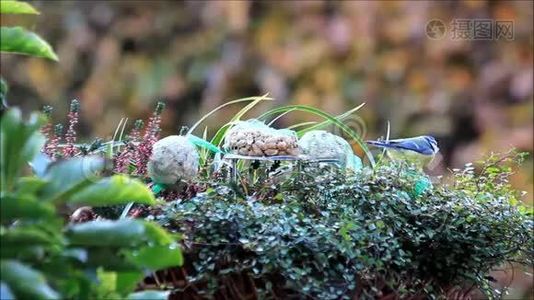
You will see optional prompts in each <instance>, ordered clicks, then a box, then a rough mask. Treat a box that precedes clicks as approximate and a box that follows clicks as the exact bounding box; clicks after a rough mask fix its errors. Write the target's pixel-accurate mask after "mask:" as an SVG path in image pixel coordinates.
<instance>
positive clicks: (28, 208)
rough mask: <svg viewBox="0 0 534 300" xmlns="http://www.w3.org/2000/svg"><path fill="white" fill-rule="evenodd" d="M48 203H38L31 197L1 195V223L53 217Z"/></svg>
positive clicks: (51, 207) (52, 210) (52, 207)
mask: <svg viewBox="0 0 534 300" xmlns="http://www.w3.org/2000/svg"><path fill="white" fill-rule="evenodd" d="M54 212H55V209H54V206H52V205H51V204H50V203H45V202H42V201H39V200H38V199H37V198H35V197H34V196H32V195H18V196H16V197H15V196H13V195H5V196H4V195H3V196H2V197H1V198H0V218H2V222H4V221H8V220H13V219H26V218H27V219H34V220H36V219H40V218H49V217H52V216H53V215H54Z"/></svg>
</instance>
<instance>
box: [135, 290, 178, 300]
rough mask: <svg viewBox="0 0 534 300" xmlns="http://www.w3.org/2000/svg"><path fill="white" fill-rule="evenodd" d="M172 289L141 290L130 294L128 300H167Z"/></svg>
mask: <svg viewBox="0 0 534 300" xmlns="http://www.w3.org/2000/svg"><path fill="white" fill-rule="evenodd" d="M169 293H170V291H151V290H146V291H141V292H135V293H132V294H130V295H128V298H127V299H128V300H148V299H150V300H167V299H168V297H169Z"/></svg>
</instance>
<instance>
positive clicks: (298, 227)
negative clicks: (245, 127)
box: [151, 156, 534, 299]
mask: <svg viewBox="0 0 534 300" xmlns="http://www.w3.org/2000/svg"><path fill="white" fill-rule="evenodd" d="M509 159H510V161H514V160H515V159H514V158H513V156H510V157H509ZM492 161H494V160H492V158H490V159H489V160H488V161H486V163H483V164H482V166H487V165H488V162H490V163H489V165H491V166H495V168H494V169H492V171H491V172H492V174H493V175H492V177H491V179H489V178H485V177H487V176H486V175H484V174H486V171H482V172H481V173H479V174H474V173H473V174H472V176H471V175H469V176H468V177H466V176H464V175H460V174H464V172H466V170H469V166H468V167H467V168H466V170H463V171H458V172H459V173H457V174H459V175H458V176H461V178H457V180H458V181H459V182H458V184H457V185H449V184H445V183H440V182H436V183H434V184H430V181H429V180H428V177H427V176H426V175H424V174H422V173H420V171H418V170H416V169H415V168H414V167H412V166H409V165H407V164H405V163H400V164H399V163H385V162H384V163H382V164H381V165H379V166H377V167H376V168H375V169H369V168H363V169H361V170H359V171H357V172H355V173H354V174H351V175H349V176H347V175H346V173H345V172H343V173H340V172H339V171H338V170H337V169H335V168H330V169H329V168H323V169H321V168H317V167H314V166H309V167H307V168H306V169H305V170H304V174H301V176H300V178H296V177H295V176H290V177H288V178H286V179H284V180H283V181H281V182H280V181H279V182H277V183H276V184H269V186H270V187H269V188H270V192H268V193H260V191H259V190H258V189H254V187H246V189H248V190H253V191H254V192H253V195H252V196H244V195H245V194H246V193H244V192H243V191H242V190H241V188H240V187H237V186H232V185H226V184H221V183H220V182H218V181H214V182H211V183H210V185H209V187H208V189H207V191H206V192H205V193H202V194H199V195H197V196H196V197H193V198H192V199H189V200H180V199H179V200H176V201H174V202H170V203H168V204H167V205H166V206H164V207H163V213H162V214H156V215H154V216H152V217H151V218H155V219H156V220H159V222H160V223H161V224H162V225H164V226H167V227H168V228H171V229H172V230H176V231H180V232H182V233H183V234H184V242H185V244H186V245H190V246H189V248H187V249H186V253H187V255H186V257H187V261H193V264H192V266H191V269H190V270H189V269H188V274H189V275H190V277H189V281H190V282H192V283H195V284H196V288H199V289H200V291H199V293H208V294H209V293H215V292H217V291H218V290H219V289H221V288H223V287H222V286H223V285H225V282H226V284H228V283H227V282H228V280H231V278H232V276H233V275H237V274H242V273H245V274H247V275H248V276H250V277H251V278H253V279H254V282H255V286H256V287H257V291H256V292H257V293H258V295H259V297H260V298H264V297H273V296H274V295H275V297H279V298H285V297H290V296H294V297H297V298H305V297H311V298H318V299H339V298H353V297H356V298H358V299H375V298H378V297H380V296H381V295H382V296H384V295H387V294H393V295H395V296H396V297H400V298H405V297H409V296H416V297H423V298H445V293H446V291H447V289H448V288H450V287H451V286H455V285H459V286H461V285H462V284H464V283H466V282H467V283H473V284H475V285H476V286H477V287H479V288H481V289H483V291H484V292H485V293H486V294H487V296H488V297H492V296H496V294H495V293H496V292H495V290H494V289H495V287H492V286H491V282H490V279H491V278H490V277H487V276H488V272H489V271H490V270H491V269H492V268H495V267H497V266H499V265H500V264H502V263H504V262H506V261H516V262H522V263H524V264H531V263H532V258H533V255H534V252H533V250H534V249H533V248H532V245H533V242H534V240H533V237H532V236H531V232H532V230H533V229H534V224H533V221H532V214H531V213H530V212H527V210H525V209H524V208H523V207H522V206H519V205H517V204H515V203H514V201H511V200H512V199H513V195H514V194H515V191H514V190H513V189H511V187H510V186H509V185H507V184H505V182H506V181H507V178H508V176H509V175H510V174H511V173H510V170H509V169H507V168H502V167H496V165H495V163H491V162H492ZM483 168H484V167H483ZM480 181H483V182H485V184H484V185H482V186H481V185H480V184H478V183H479V182H480ZM475 186H477V187H478V189H479V190H477V194H478V193H481V194H483V195H484V197H479V196H477V194H473V193H472V192H471V191H470V190H469V189H466V188H465V187H473V188H474V187H475Z"/></svg>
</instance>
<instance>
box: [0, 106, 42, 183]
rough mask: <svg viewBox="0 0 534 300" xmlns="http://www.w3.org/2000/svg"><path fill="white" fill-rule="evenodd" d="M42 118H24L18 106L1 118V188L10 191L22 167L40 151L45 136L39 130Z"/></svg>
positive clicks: (34, 116)
mask: <svg viewBox="0 0 534 300" xmlns="http://www.w3.org/2000/svg"><path fill="white" fill-rule="evenodd" d="M41 123H42V118H40V117H39V115H38V114H32V115H30V118H29V119H28V121H24V120H23V119H22V113H21V111H20V110H19V109H18V108H13V109H10V110H8V111H7V112H5V113H4V114H3V115H2V118H1V120H0V180H1V184H0V189H1V190H2V191H9V190H11V189H12V188H13V183H14V181H15V178H16V177H17V175H18V174H19V173H20V172H21V169H22V167H23V166H24V165H25V164H26V163H27V162H29V161H31V160H32V159H33V157H34V156H35V155H36V154H37V153H38V152H39V150H40V149H41V147H42V146H43V144H44V137H43V135H42V134H41V133H40V132H39V131H38V129H39V127H40V125H41Z"/></svg>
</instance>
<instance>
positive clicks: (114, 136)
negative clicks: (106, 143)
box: [108, 118, 124, 159]
mask: <svg viewBox="0 0 534 300" xmlns="http://www.w3.org/2000/svg"><path fill="white" fill-rule="evenodd" d="M123 121H124V118H121V120H120V121H119V124H118V125H117V128H115V133H113V138H112V139H111V141H113V143H111V144H110V147H109V148H108V149H109V153H108V154H109V158H110V159H111V158H113V144H114V142H115V139H116V138H117V134H118V133H119V130H120V128H121V125H122V122H123Z"/></svg>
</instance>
